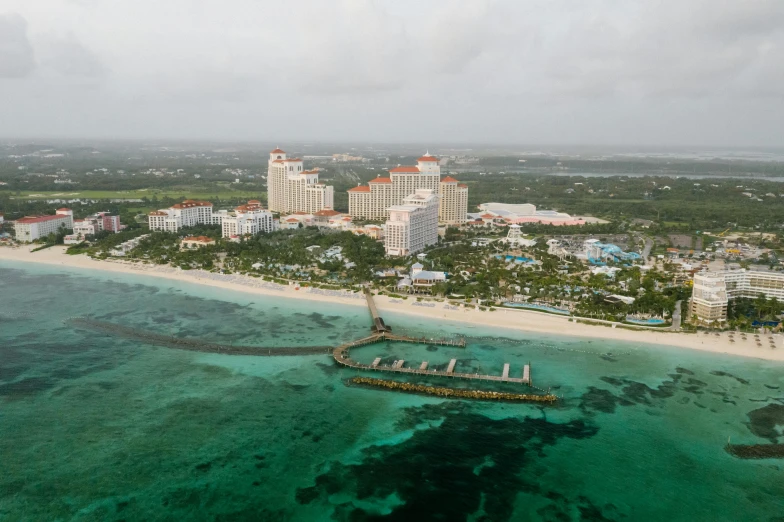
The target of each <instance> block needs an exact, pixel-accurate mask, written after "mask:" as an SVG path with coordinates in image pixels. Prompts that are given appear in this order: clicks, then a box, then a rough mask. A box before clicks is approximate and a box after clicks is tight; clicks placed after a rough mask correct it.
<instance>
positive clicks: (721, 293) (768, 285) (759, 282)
mask: <svg viewBox="0 0 784 522" xmlns="http://www.w3.org/2000/svg"><path fill="white" fill-rule="evenodd" d="M760 295H762V296H765V297H766V298H767V299H772V298H774V297H775V298H776V299H777V300H779V301H784V273H781V272H761V271H755V270H746V269H741V270H729V271H726V272H700V273H697V274H694V287H693V290H692V296H691V302H690V304H689V316H690V317H692V318H694V317H695V316H696V320H697V322H698V323H701V324H709V325H714V324H721V323H723V322H725V321H726V320H727V305H728V302H729V300H731V299H736V298H747V299H756V298H757V297H759V296H760Z"/></svg>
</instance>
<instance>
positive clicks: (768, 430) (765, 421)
mask: <svg viewBox="0 0 784 522" xmlns="http://www.w3.org/2000/svg"><path fill="white" fill-rule="evenodd" d="M748 417H749V430H750V431H751V432H752V433H753V434H754V435H756V436H757V437H762V438H763V439H768V440H769V441H770V442H773V443H775V442H778V439H779V437H781V436H782V432H783V431H784V405H782V404H768V405H767V406H763V407H762V408H758V409H756V410H752V411H750V412H749V413H748Z"/></svg>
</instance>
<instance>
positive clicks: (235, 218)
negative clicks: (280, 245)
mask: <svg viewBox="0 0 784 522" xmlns="http://www.w3.org/2000/svg"><path fill="white" fill-rule="evenodd" d="M212 207H213V205H212V203H210V202H209V201H194V200H190V199H189V200H186V201H183V202H182V203H178V204H176V205H172V206H171V207H169V208H164V209H161V210H156V211H154V212H150V213H149V214H148V219H149V227H150V230H162V231H166V232H179V230H180V229H181V228H182V227H192V226H195V225H221V229H222V236H223V237H232V236H242V235H245V234H257V233H259V232H272V231H274V230H277V228H278V226H277V221H276V220H275V219H274V218H273V216H272V212H270V211H269V210H265V209H263V208H261V203H260V202H259V201H258V200H255V199H254V200H251V201H248V204H247V205H241V206H239V207H237V208H236V209H234V212H233V213H229V212H227V211H225V210H221V211H218V212H213V208H212Z"/></svg>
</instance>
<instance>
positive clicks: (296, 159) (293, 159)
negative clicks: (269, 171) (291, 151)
mask: <svg viewBox="0 0 784 522" xmlns="http://www.w3.org/2000/svg"><path fill="white" fill-rule="evenodd" d="M275 161H277V160H275ZM281 161H302V160H301V159H300V158H289V159H284V160H281Z"/></svg>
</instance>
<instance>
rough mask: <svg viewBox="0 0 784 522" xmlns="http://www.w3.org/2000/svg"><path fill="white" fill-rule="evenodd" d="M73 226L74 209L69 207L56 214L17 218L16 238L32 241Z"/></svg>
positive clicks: (15, 226)
mask: <svg viewBox="0 0 784 522" xmlns="http://www.w3.org/2000/svg"><path fill="white" fill-rule="evenodd" d="M72 228H73V211H72V210H71V209H69V208H61V209H58V210H57V213H56V214H55V215H54V216H27V217H23V218H21V219H17V220H16V222H15V224H14V230H15V231H16V240H17V241H22V242H30V241H35V240H37V239H40V238H42V237H46V236H48V235H49V234H52V233H54V234H56V233H58V232H59V231H60V230H62V229H66V230H71V229H72Z"/></svg>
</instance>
